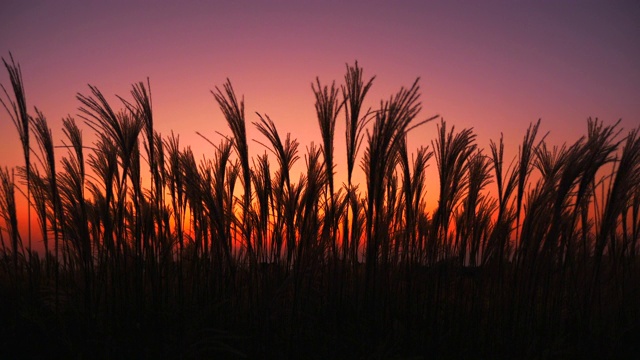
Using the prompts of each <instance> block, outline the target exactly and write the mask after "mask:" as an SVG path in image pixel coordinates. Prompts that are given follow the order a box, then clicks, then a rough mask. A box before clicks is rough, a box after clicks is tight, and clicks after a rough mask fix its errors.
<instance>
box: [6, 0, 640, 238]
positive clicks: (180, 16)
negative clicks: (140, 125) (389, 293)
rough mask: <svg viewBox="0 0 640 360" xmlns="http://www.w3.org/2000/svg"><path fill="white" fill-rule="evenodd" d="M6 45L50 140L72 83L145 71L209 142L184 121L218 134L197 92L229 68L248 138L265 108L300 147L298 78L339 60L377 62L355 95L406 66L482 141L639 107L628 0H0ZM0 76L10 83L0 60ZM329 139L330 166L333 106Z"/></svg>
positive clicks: (305, 116)
mask: <svg viewBox="0 0 640 360" xmlns="http://www.w3.org/2000/svg"><path fill="white" fill-rule="evenodd" d="M480 3H482V5H480ZM9 51H11V52H12V53H13V56H14V58H15V60H16V62H19V64H20V65H21V68H22V74H23V79H24V86H25V90H26V94H27V105H28V107H29V111H30V112H31V113H32V114H33V113H34V112H33V107H34V106H37V107H38V108H39V109H40V110H42V111H43V112H44V114H45V115H46V117H47V118H48V120H49V125H50V126H51V127H52V129H53V131H54V140H55V141H56V144H58V145H59V144H61V140H62V132H61V131H60V129H61V127H62V118H63V117H65V116H66V115H67V114H70V115H72V116H75V115H76V114H77V113H78V110H77V109H78V106H79V102H78V101H77V100H76V93H78V92H80V93H82V94H85V95H88V94H89V91H88V87H87V84H91V85H95V86H97V87H98V88H99V89H100V90H101V91H102V92H103V93H104V94H106V95H108V96H109V99H110V100H112V101H113V104H116V98H115V96H113V95H114V94H118V95H121V96H123V97H125V98H130V97H129V92H130V89H131V84H132V83H134V82H137V81H141V80H145V79H146V78H147V77H149V78H150V81H151V88H152V96H153V107H154V109H153V110H154V116H155V125H156V129H157V130H158V131H159V132H161V133H162V134H163V135H165V136H166V135H169V134H170V132H171V131H174V132H175V133H177V134H179V135H180V138H181V144H182V145H190V146H192V148H193V149H194V152H195V153H196V158H200V157H201V156H202V155H203V154H206V153H207V151H210V149H211V148H210V145H208V144H207V143H206V142H205V141H204V140H203V139H201V138H200V137H199V136H197V135H196V133H195V132H196V131H199V132H201V133H203V134H205V135H207V136H209V137H210V139H212V140H213V141H214V142H216V143H217V142H218V140H219V139H220V136H219V135H217V134H216V131H219V132H222V133H224V134H230V131H229V130H228V128H227V125H226V122H225V120H224V117H223V116H222V113H221V112H220V110H219V109H218V107H217V105H216V103H215V101H214V98H213V96H212V95H211V93H210V90H212V89H214V88H215V86H221V85H222V84H223V83H224V81H225V79H226V78H229V79H230V80H231V81H232V83H233V86H234V88H235V90H236V92H237V94H239V95H244V99H245V102H246V114H247V122H248V124H247V125H248V129H249V132H248V135H249V138H253V139H258V140H260V141H262V140H263V139H262V138H261V137H260V135H259V134H258V132H257V131H256V130H255V128H254V127H253V126H251V125H250V124H249V123H250V122H252V121H257V119H258V118H257V116H256V115H255V112H256V111H257V112H260V113H261V114H267V115H269V116H270V117H271V118H272V119H273V120H274V122H275V123H276V125H277V127H278V130H279V132H280V133H281V134H286V133H287V132H291V133H292V135H293V137H295V138H297V139H298V140H299V141H300V143H301V155H303V154H304V151H305V148H306V146H308V145H309V144H310V142H311V141H315V142H316V144H318V143H320V133H319V130H318V123H317V119H316V116H315V112H314V97H313V93H312V91H311V83H312V82H313V81H314V80H315V77H316V76H319V78H320V80H321V82H322V83H323V84H330V83H331V81H333V80H336V83H337V84H341V83H342V82H343V77H344V73H345V64H346V63H349V64H353V62H354V61H355V60H357V61H358V62H359V64H360V65H361V66H362V67H363V68H364V72H365V77H367V78H368V77H370V76H373V75H376V76H377V77H376V80H375V82H374V85H373V88H372V91H371V93H370V94H369V97H368V99H369V105H370V106H372V107H374V108H375V107H377V106H378V104H379V101H380V100H382V99H387V98H388V97H389V96H390V95H392V94H393V93H395V92H397V90H399V89H400V87H401V86H410V85H411V83H412V82H413V81H414V80H415V79H416V78H417V77H420V78H421V81H420V84H421V88H422V97H421V99H422V103H423V111H422V113H421V118H427V117H430V116H432V115H435V114H439V115H441V116H442V117H443V118H444V119H445V120H446V121H447V123H448V124H450V125H455V126H456V128H457V129H462V128H466V127H473V128H474V130H475V132H476V133H477V134H478V139H477V143H478V145H479V147H480V148H484V149H486V150H485V151H487V150H488V144H489V139H496V140H497V139H498V138H499V136H500V133H501V132H503V133H504V137H505V142H506V145H507V150H508V154H507V155H508V156H509V158H510V157H511V156H514V155H515V154H516V153H517V145H518V143H520V141H521V139H522V136H523V135H524V132H525V130H526V128H527V127H528V126H529V124H530V123H531V122H535V121H536V120H537V119H538V118H541V119H542V125H541V130H542V131H543V133H544V132H547V131H549V132H550V135H549V137H548V138H547V140H548V141H549V142H550V143H551V144H554V145H556V144H557V145H559V144H561V143H562V142H565V141H566V142H570V143H572V142H574V141H575V140H577V139H578V138H579V137H580V136H582V135H584V134H586V126H587V122H586V119H587V118H588V117H590V116H591V117H598V118H600V119H602V120H604V121H605V123H607V124H609V123H613V122H615V121H616V120H617V119H619V118H622V119H623V121H622V124H621V125H622V127H624V128H625V129H631V128H634V127H637V126H638V124H639V123H640V66H639V64H640V2H638V1H598V2H593V1H580V2H578V1H575V2H574V1H570V2H569V1H489V2H475V1H446V2H445V1H442V2H429V1H398V2H391V1H363V2H343V1H332V0H329V1H317V2H316V1H273V2H267V1H214V2H206V1H193V2H182V1H137V2H135V3H134V2H132V1H120V0H117V1H108V2H106V1H105V2H93V1H21V0H8V1H7V0H5V1H3V5H2V7H1V9H0V52H1V53H0V55H1V56H2V57H4V58H5V59H8V56H9ZM0 82H1V83H2V84H3V85H4V86H5V87H8V88H9V87H10V82H9V79H8V75H7V72H6V70H5V69H4V68H3V69H2V71H0ZM77 120H80V119H79V118H77ZM83 128H84V129H85V136H87V138H86V139H87V141H90V139H91V138H90V137H89V134H90V130H89V129H88V128H87V127H86V126H83ZM435 135H436V122H432V123H429V124H427V125H425V126H423V127H421V128H419V129H417V130H415V131H414V132H413V133H412V134H411V135H410V146H411V149H415V148H416V147H417V146H420V145H430V143H431V140H432V139H434V138H435ZM249 146H250V149H251V152H252V154H253V155H255V154H259V153H262V152H263V151H264V149H263V148H262V147H261V146H260V145H259V144H257V143H255V142H252V143H250V144H249ZM335 146H336V160H335V162H336V163H337V165H338V167H337V171H338V172H339V173H341V172H346V171H345V169H346V165H345V162H346V160H345V153H344V119H343V117H342V116H341V117H340V118H339V121H338V125H337V128H336V144H335ZM0 154H2V156H1V158H2V161H1V162H0V165H1V166H8V167H14V166H19V165H23V157H22V156H23V155H22V150H21V147H20V143H19V137H18V134H17V131H16V129H15V127H14V125H13V123H12V122H11V121H10V118H9V117H8V115H7V114H6V113H5V112H4V110H3V111H2V112H1V113H0ZM360 155H362V152H361V153H360ZM303 163H304V160H301V161H300V164H303ZM358 171H360V170H359V169H358ZM430 171H431V172H432V173H431V174H432V175H433V176H435V175H436V173H435V169H434V167H432V168H430ZM294 178H297V175H296V176H295V177H294ZM434 191H435V190H434ZM34 231H36V230H35V226H34Z"/></svg>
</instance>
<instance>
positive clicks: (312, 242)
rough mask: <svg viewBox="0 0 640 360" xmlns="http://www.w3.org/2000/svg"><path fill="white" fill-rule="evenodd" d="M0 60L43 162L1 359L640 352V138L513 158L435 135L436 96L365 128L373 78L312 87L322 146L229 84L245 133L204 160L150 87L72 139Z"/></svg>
mask: <svg viewBox="0 0 640 360" xmlns="http://www.w3.org/2000/svg"><path fill="white" fill-rule="evenodd" d="M3 62H4V66H5V68H6V70H7V72H8V74H9V80H10V83H8V84H3V88H2V89H3V92H2V94H0V95H1V96H0V99H2V105H3V109H2V110H3V112H2V115H1V116H0V121H3V122H4V121H6V122H9V121H12V122H13V124H14V125H15V129H16V133H15V136H18V137H19V139H20V143H21V144H22V147H21V149H18V151H21V152H22V153H23V154H24V164H23V165H21V166H18V167H15V168H7V167H5V166H3V167H1V168H0V243H1V245H0V246H1V247H0V358H6V359H11V358H67V359H124V358H132V359H134V358H135V359H157V358H176V359H177V358H180V359H202V358H212V359H242V358H252V359H263V358H272V359H337V358H345V359H389V358H395V359H405V358H406V359H432V358H461V359H482V358H489V359H495V358H509V359H530V358H531V359H547V358H554V359H555V358H560V359H573V358H611V359H614V358H626V357H629V358H633V357H634V354H635V356H640V355H639V354H640V345H639V344H640V342H638V339H640V257H639V250H640V246H639V244H638V240H639V239H640V133H639V132H640V127H638V128H635V129H623V128H622V127H621V126H620V122H613V123H604V122H602V121H600V120H597V119H588V120H586V121H585V133H584V136H583V137H581V138H580V139H579V140H578V141H576V142H575V143H572V144H571V143H569V144H563V145H561V146H552V145H550V144H547V142H546V141H545V140H546V137H545V133H544V131H543V130H542V127H541V124H540V121H538V122H535V123H532V124H531V125H530V127H529V129H528V130H527V131H526V133H525V134H523V136H522V138H520V139H509V142H510V143H511V144H519V145H518V147H517V154H514V156H507V155H506V154H505V139H503V138H502V137H501V138H499V139H497V140H496V141H492V142H490V146H489V147H488V148H481V147H480V146H479V145H478V143H477V142H476V135H475V134H474V131H473V129H458V128H456V127H454V126H453V125H452V124H450V123H446V122H444V121H443V120H442V119H440V117H439V116H432V115H424V114H423V113H422V111H421V110H422V107H421V98H420V95H421V92H420V85H419V81H416V82H415V83H413V84H409V85H408V86H407V87H405V88H402V89H400V90H398V91H397V92H396V93H395V94H391V95H390V96H389V98H387V99H383V100H382V101H379V102H377V104H379V106H378V107H375V108H369V107H368V105H365V104H369V103H372V102H371V99H369V98H368V94H369V90H370V89H371V88H372V86H375V78H374V77H368V76H366V75H365V73H364V72H363V69H362V68H361V67H360V66H359V65H358V63H355V64H353V65H347V66H346V72H345V76H344V78H343V79H341V81H339V82H332V83H331V84H330V85H327V84H325V83H323V82H321V81H320V80H319V79H315V81H313V83H312V86H311V89H310V91H312V92H313V94H314V95H315V97H314V99H315V104H309V106H312V105H315V110H316V113H317V126H318V130H319V134H320V135H321V142H319V143H317V144H300V143H299V142H298V140H296V139H295V138H294V137H292V136H291V135H290V134H283V133H282V132H279V131H278V129H277V119H271V118H270V117H269V116H268V115H266V114H257V115H256V114H251V116H247V114H245V106H244V100H243V98H242V96H241V95H240V93H239V92H237V90H236V89H235V88H233V86H232V83H231V82H230V81H227V82H226V83H224V84H222V85H221V86H217V87H214V90H213V91H212V92H211V93H212V96H211V101H212V103H214V104H216V105H217V106H218V107H219V109H220V111H221V114H222V116H224V119H226V125H228V130H226V131H221V132H220V133H219V134H215V133H212V134H202V135H201V136H202V137H203V138H205V139H206V140H207V141H208V142H209V143H210V148H209V150H208V152H207V156H206V157H204V158H200V157H196V156H195V155H194V152H193V151H192V149H191V148H190V147H189V144H185V143H183V142H181V141H180V137H179V136H178V135H177V134H173V133H172V134H160V133H158V132H157V131H156V129H155V128H154V112H153V106H152V98H151V86H150V82H149V81H146V82H139V83H135V84H134V85H133V86H132V87H131V92H130V93H129V94H124V95H122V96H120V97H118V99H119V100H118V101H115V102H114V101H111V102H109V101H107V99H106V98H105V96H104V95H103V93H102V92H101V91H100V90H99V89H98V88H97V87H94V86H90V87H89V88H88V89H85V90H84V91H83V92H81V93H78V95H77V102H78V106H79V109H80V110H79V113H78V114H77V116H75V117H71V116H70V117H67V118H65V119H64V120H63V122H62V125H63V129H62V131H63V132H62V134H63V135H64V136H63V137H62V138H57V139H54V138H53V136H52V131H51V128H50V127H49V123H48V120H47V118H46V115H45V114H44V113H42V112H41V111H40V110H38V108H37V107H34V106H33V104H30V103H29V102H28V97H27V94H28V90H29V89H25V88H24V87H23V80H22V73H21V69H20V66H19V65H18V64H17V63H16V62H15V61H14V59H13V58H12V57H9V58H5V59H3ZM27 75H28V74H27ZM373 100H377V99H373ZM373 103H375V102H373ZM248 119H254V120H253V121H251V120H248ZM337 122H344V124H345V128H346V131H345V133H344V134H342V133H336V131H335V129H336V123H337ZM310 124H313V125H314V126H316V125H315V124H316V122H315V119H312V121H310ZM423 126H428V127H430V128H431V129H433V132H432V134H433V137H432V139H430V140H426V141H424V142H423V143H422V144H421V146H420V147H419V148H417V149H411V148H408V145H407V136H408V134H410V133H411V132H412V131H413V130H414V129H416V128H417V127H423ZM251 127H253V128H254V129H257V130H258V132H259V135H260V136H259V137H258V138H255V139H253V138H249V137H248V136H247V129H248V128H251ZM194 130H198V129H194ZM88 134H91V137H90V138H91V141H87V140H86V138H87V137H88ZM9 135H11V134H9ZM9 135H7V136H9ZM337 142H341V144H345V143H346V154H345V153H336V152H335V151H334V149H335V144H336V143H337ZM343 142H344V143H343ZM340 148H341V149H342V147H340ZM253 153H257V154H260V155H257V156H252V155H251V154H253ZM337 164H340V169H343V168H344V169H346V173H345V174H341V173H340V174H338V173H336V168H337V167H336V165H337ZM345 165H346V166H345ZM299 169H302V170H301V171H300V170H299ZM434 177H437V179H433V180H437V181H434V182H432V183H437V184H438V186H437V188H432V187H428V186H427V183H428V182H429V181H430V180H432V178H434ZM358 179H362V180H358ZM427 191H429V193H430V194H436V197H437V199H436V200H432V201H427V200H426V193H427ZM24 200H26V201H24ZM21 203H25V204H28V205H25V206H24V207H21V206H19V205H18V204H21ZM27 206H28V209H26V207H27ZM24 222H28V226H27V225H25V224H24ZM25 227H28V229H29V232H28V233H26V232H24V231H19V229H24V228H25ZM40 249H42V250H40Z"/></svg>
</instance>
